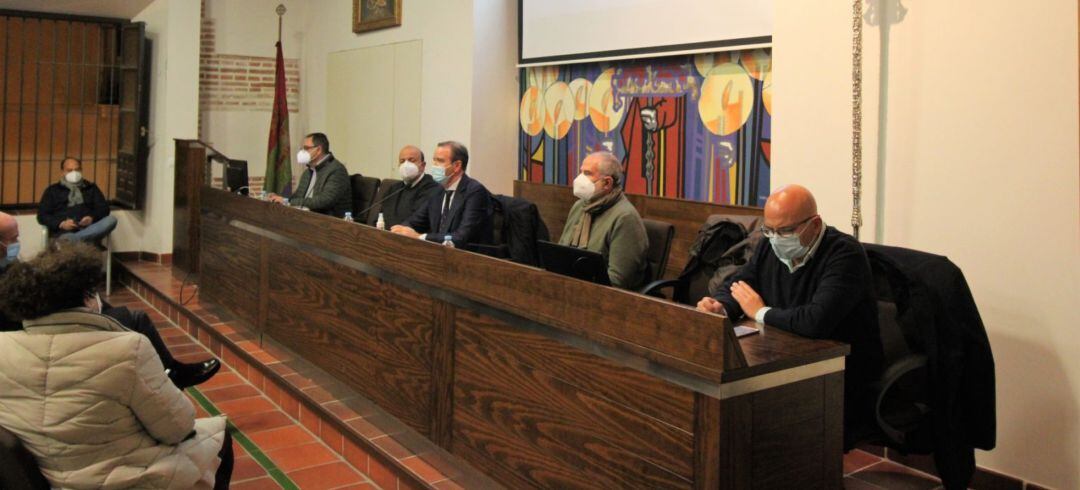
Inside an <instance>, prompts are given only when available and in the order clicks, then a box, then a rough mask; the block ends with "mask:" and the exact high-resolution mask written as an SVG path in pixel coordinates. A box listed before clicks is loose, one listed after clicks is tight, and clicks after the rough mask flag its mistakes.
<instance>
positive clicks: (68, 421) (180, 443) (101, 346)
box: [0, 244, 233, 489]
mask: <svg viewBox="0 0 1080 490" xmlns="http://www.w3.org/2000/svg"><path fill="white" fill-rule="evenodd" d="M102 279H103V278H102V275H101V259H100V255H99V254H98V253H97V251H95V250H94V249H93V247H91V246H89V245H85V244H73V245H67V246H61V247H52V248H50V249H48V250H46V251H45V252H42V253H41V254H39V255H38V256H37V257H35V258H34V259H32V260H30V261H27V262H20V263H16V264H14V265H12V266H10V267H9V269H8V271H7V273H6V274H5V275H4V280H3V282H0V308H3V309H4V310H6V311H7V312H8V313H9V314H11V315H12V316H15V317H19V318H24V319H26V320H24V322H23V330H20V331H15V332H3V333H0V373H3V375H2V376H0V407H3V409H2V410H0V426H3V427H4V428H5V429H7V430H9V431H11V432H12V433H14V434H15V435H16V436H17V437H18V438H19V440H20V441H22V443H23V445H24V446H26V448H27V450H29V451H30V453H31V454H33V455H34V457H35V459H36V460H37V462H38V464H39V466H40V468H41V471H42V473H43V474H44V475H45V478H47V479H48V480H49V482H50V483H51V485H52V486H53V487H55V488H132V487H136V488H168V489H189V488H228V485H229V479H230V475H231V472H232V463H233V455H232V443H231V440H230V437H229V436H228V433H227V432H226V427H225V425H226V424H225V419H224V418H223V417H212V418H204V419H197V420H196V419H195V408H194V407H193V406H192V404H191V401H190V400H188V399H187V397H185V396H184V394H183V393H181V392H180V390H179V389H177V388H176V386H174V385H173V384H172V383H171V382H170V381H169V379H168V378H167V377H166V375H165V368H164V366H162V365H161V361H160V360H159V358H158V355H157V354H156V353H155V352H154V348H153V346H152V345H151V344H150V340H148V339H147V338H146V337H145V336H143V335H139V334H137V333H135V332H131V331H129V330H127V329H126V328H124V327H123V326H122V325H120V323H118V322H117V321H116V320H114V319H112V318H110V317H107V316H105V315H101V314H99V313H97V312H95V311H94V310H93V309H91V308H88V307H87V306H86V305H87V304H97V302H96V301H95V300H93V298H94V290H95V289H96V288H98V287H99V286H100V285H101V283H102ZM44 380H48V383H45V382H44Z"/></svg>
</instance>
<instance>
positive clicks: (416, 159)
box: [369, 145, 439, 229]
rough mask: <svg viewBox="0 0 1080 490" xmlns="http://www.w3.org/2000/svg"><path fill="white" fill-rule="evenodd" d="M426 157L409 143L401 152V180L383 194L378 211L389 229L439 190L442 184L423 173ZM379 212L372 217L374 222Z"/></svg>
mask: <svg viewBox="0 0 1080 490" xmlns="http://www.w3.org/2000/svg"><path fill="white" fill-rule="evenodd" d="M426 168H427V161H425V159H424V152H422V151H420V149H419V148H417V147H415V146H412V145H409V146H406V147H404V148H402V149H401V151H400V152H398V173H399V174H401V179H402V180H401V182H398V183H395V184H394V185H392V186H390V188H389V189H387V190H386V193H385V194H383V195H384V196H386V197H384V198H383V199H385V200H386V201H384V202H383V203H382V208H380V209H379V212H380V213H382V215H383V221H384V222H385V223H386V229H390V227H392V226H394V225H399V224H401V223H404V222H405V220H407V219H409V216H412V215H413V213H415V212H417V211H419V210H420V208H422V207H424V206H426V205H427V202H428V201H429V200H430V199H431V196H432V195H433V194H435V193H436V192H438V190H439V184H438V183H436V182H435V179H432V178H431V176H430V175H428V174H426V173H424V171H425V169H426ZM376 220H377V216H373V217H372V218H371V219H370V220H369V221H370V222H371V223H372V224H375V222H376Z"/></svg>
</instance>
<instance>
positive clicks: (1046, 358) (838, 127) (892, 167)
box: [773, 0, 1080, 488]
mask: <svg viewBox="0 0 1080 490" xmlns="http://www.w3.org/2000/svg"><path fill="white" fill-rule="evenodd" d="M872 3H875V4H876V3H878V2H872ZM882 3H883V4H890V3H891V4H895V3H896V2H882ZM899 3H902V4H903V5H904V7H906V8H907V13H906V16H905V17H904V19H903V20H902V21H900V22H899V23H896V24H894V25H891V27H890V28H889V29H888V42H883V41H882V31H881V29H880V27H879V26H870V25H864V36H865V39H866V42H867V46H866V48H865V49H864V67H865V69H866V70H865V71H866V79H864V86H865V87H866V88H867V92H866V93H865V97H866V99H865V100H864V107H865V108H866V109H867V111H868V112H867V113H864V131H866V134H867V137H868V141H866V146H865V150H866V151H865V153H864V154H865V161H864V165H865V166H866V169H867V178H866V181H865V182H864V189H865V190H866V191H867V193H868V198H864V205H863V206H864V207H863V211H864V214H865V215H866V216H867V218H868V219H867V221H868V222H867V226H866V227H865V228H864V230H863V234H862V238H863V240H865V241H883V242H884V243H887V244H891V245H900V246H906V247H911V248H916V249H920V250H926V251H930V252H934V253H938V254H943V255H947V256H948V257H949V258H950V259H952V260H953V261H954V262H955V263H956V264H957V265H959V266H960V268H961V269H962V270H963V271H964V273H965V275H966V277H967V280H968V282H969V284H970V285H971V289H972V292H973V294H974V296H975V300H976V302H977V303H978V306H979V311H980V313H981V315H982V317H983V321H984V323H985V324H986V328H987V331H988V333H989V335H990V341H991V345H992V347H993V350H994V356H995V360H996V366H997V396H998V400H997V413H998V445H997V448H996V449H995V450H993V451H990V452H979V453H978V455H977V458H978V463H979V465H980V466H984V467H987V468H990V469H993V470H996V471H999V472H1002V473H1005V474H1009V475H1013V476H1016V477H1019V478H1022V479H1025V480H1027V481H1032V482H1035V483H1038V484H1041V485H1047V486H1052V487H1056V488H1080V459H1078V458H1077V456H1076V455H1077V454H1080V355H1078V354H1080V336H1077V334H1076V332H1075V330H1076V327H1077V321H1076V318H1077V314H1076V312H1075V310H1074V308H1075V303H1076V301H1077V299H1078V298H1080V209H1078V204H1080V184H1078V180H1077V168H1078V167H1080V154H1078V138H1080V125H1078V109H1077V106H1078V99H1077V95H1078V80H1077V68H1078V66H1077V55H1078V53H1077V4H1076V2H1075V1H1066V0H1054V1H1046V2H1039V8H1030V9H1029V8H1017V7H1016V4H1015V3H1014V2H1005V1H1003V0H996V1H992V2H987V1H985V0H983V1H976V0H963V1H959V0H958V1H953V2H933V1H928V0H922V1H920V0H905V1H902V2H899ZM850 9H851V2H804V1H803V0H776V33H775V35H774V43H775V44H774V48H773V54H774V56H775V64H774V67H775V68H774V69H775V71H774V83H775V84H776V86H775V87H774V88H775V90H774V93H775V94H776V95H775V102H774V108H775V110H776V114H777V117H776V119H775V122H774V127H773V131H774V135H773V138H774V140H775V142H776V144H775V145H774V148H775V149H776V150H775V151H776V154H775V159H774V162H775V165H774V169H773V184H774V186H779V185H784V184H787V183H793V182H798V183H803V184H806V185H808V186H809V187H810V188H811V189H812V190H814V191H815V193H816V195H817V196H818V200H819V204H820V208H821V212H822V215H823V216H824V218H825V220H826V221H827V222H830V223H831V224H834V225H836V226H837V227H838V228H840V229H842V230H845V231H850V229H851V227H850V225H849V224H848V223H849V221H850V202H851V192H850V175H851V174H850V171H851V170H850V166H851V154H850V152H851V144H850V138H851V130H850V124H851V115H850V107H851V106H850V90H851V83H850V76H851V10H850ZM885 13H890V12H885ZM892 13H895V12H892ZM881 46H885V47H886V48H887V51H885V55H884V56H883V55H882V51H881V50H880V49H879V48H880V47H881ZM883 62H884V64H883ZM882 74H885V79H884V83H883V84H881V87H884V88H885V90H884V91H881V90H879V89H878V87H879V82H881V75H882ZM882 93H884V94H886V97H885V98H884V99H882V98H881V97H879V94H882ZM879 104H880V107H879ZM879 116H881V120H880V121H878V118H879ZM879 129H880V130H881V134H882V136H883V138H881V139H879V138H877V136H876V135H877V132H878V130H879ZM879 148H880V149H881V150H882V151H880V154H879V151H878V149H879ZM879 166H880V167H881V168H880V169H879V168H878V167H879ZM879 183H880V184H881V186H882V189H883V190H884V192H883V193H882V194H881V195H880V199H879V196H878V195H877V193H876V192H875V188H876V187H877V186H878V184H879ZM875 215H878V219H875V218H874V217H875ZM877 238H880V240H877Z"/></svg>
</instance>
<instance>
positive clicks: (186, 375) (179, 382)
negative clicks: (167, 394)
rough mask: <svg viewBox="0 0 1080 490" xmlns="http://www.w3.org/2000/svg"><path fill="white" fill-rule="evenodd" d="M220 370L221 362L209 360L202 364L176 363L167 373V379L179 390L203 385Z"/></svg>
mask: <svg viewBox="0 0 1080 490" xmlns="http://www.w3.org/2000/svg"><path fill="white" fill-rule="evenodd" d="M220 369H221V361H219V360H217V359H210V360H208V361H203V362H195V363H185V362H178V363H176V365H175V366H173V368H172V370H170V371H169V379H171V380H172V382H173V384H174V385H176V387H177V388H180V389H181V390H182V389H184V388H187V387H189V386H195V385H197V384H201V383H205V382H206V381H207V380H208V379H210V378H213V377H214V375H215V374H217V372H218V370H220Z"/></svg>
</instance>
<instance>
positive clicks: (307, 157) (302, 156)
mask: <svg viewBox="0 0 1080 490" xmlns="http://www.w3.org/2000/svg"><path fill="white" fill-rule="evenodd" d="M296 162H297V163H299V164H300V165H307V164H309V163H311V153H308V151H307V150H300V151H298V152H296Z"/></svg>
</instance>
